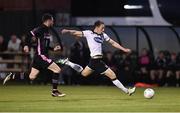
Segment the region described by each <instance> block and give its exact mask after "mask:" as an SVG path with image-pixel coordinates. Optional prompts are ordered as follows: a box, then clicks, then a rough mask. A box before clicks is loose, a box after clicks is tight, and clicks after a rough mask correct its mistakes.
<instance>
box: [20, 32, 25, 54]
mask: <svg viewBox="0 0 180 113" xmlns="http://www.w3.org/2000/svg"><path fill="white" fill-rule="evenodd" d="M25 39H26V35H25V34H22V35H21V43H20V50H22V51H23V47H24V45H25Z"/></svg>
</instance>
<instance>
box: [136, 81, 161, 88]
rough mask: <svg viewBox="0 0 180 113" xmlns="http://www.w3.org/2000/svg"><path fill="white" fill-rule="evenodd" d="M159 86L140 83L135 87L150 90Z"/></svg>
mask: <svg viewBox="0 0 180 113" xmlns="http://www.w3.org/2000/svg"><path fill="white" fill-rule="evenodd" d="M157 86H158V85H157V84H146V83H142V82H138V83H136V84H135V87H144V88H149V87H157Z"/></svg>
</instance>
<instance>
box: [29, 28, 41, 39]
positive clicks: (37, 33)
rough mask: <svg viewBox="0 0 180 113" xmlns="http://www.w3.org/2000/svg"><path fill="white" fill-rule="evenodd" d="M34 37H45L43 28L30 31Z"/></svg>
mask: <svg viewBox="0 0 180 113" xmlns="http://www.w3.org/2000/svg"><path fill="white" fill-rule="evenodd" d="M30 33H31V35H32V36H33V37H41V36H42V35H43V30H42V29H41V28H35V29H33V30H31V31H30Z"/></svg>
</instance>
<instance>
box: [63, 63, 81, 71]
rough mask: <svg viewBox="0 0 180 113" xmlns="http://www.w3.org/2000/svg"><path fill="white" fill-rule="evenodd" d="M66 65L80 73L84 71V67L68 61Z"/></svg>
mask: <svg viewBox="0 0 180 113" xmlns="http://www.w3.org/2000/svg"><path fill="white" fill-rule="evenodd" d="M65 64H66V65H68V66H70V67H71V68H73V69H74V70H75V71H77V72H78V73H80V72H82V70H83V67H82V66H80V65H78V64H75V63H72V62H71V61H67V62H66V63H65Z"/></svg>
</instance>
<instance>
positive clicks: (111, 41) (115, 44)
mask: <svg viewBox="0 0 180 113" xmlns="http://www.w3.org/2000/svg"><path fill="white" fill-rule="evenodd" d="M108 42H109V43H110V44H111V45H112V46H113V47H115V48H117V49H120V50H122V51H124V52H126V53H130V52H131V50H130V49H128V48H124V47H123V46H121V45H120V44H118V43H117V42H115V41H114V40H112V39H109V41H108Z"/></svg>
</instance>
